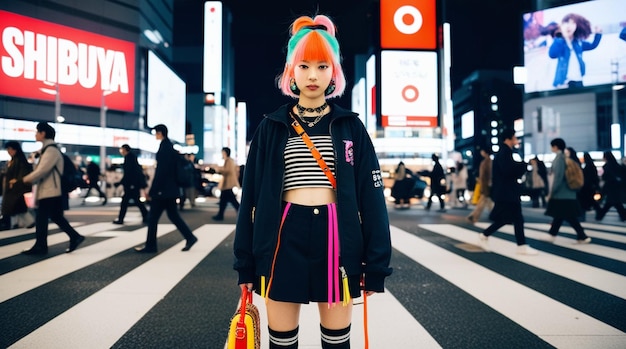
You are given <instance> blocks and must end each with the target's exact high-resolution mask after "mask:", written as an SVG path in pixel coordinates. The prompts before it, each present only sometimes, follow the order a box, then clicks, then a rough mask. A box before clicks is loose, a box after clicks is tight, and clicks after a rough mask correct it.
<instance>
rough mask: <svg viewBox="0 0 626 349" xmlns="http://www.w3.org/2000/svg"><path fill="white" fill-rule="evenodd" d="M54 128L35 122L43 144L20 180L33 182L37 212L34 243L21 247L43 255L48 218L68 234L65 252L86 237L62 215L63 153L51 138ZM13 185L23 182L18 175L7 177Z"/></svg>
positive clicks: (38, 139)
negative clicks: (18, 178)
mask: <svg viewBox="0 0 626 349" xmlns="http://www.w3.org/2000/svg"><path fill="white" fill-rule="evenodd" d="M55 136H56V131H55V130H54V128H53V127H52V126H50V125H49V124H48V123H46V122H40V123H38V124H37V133H35V140H36V141H37V142H41V144H42V147H41V150H40V151H39V152H37V153H36V154H35V156H36V157H38V161H37V162H36V165H35V166H34V169H33V172H31V173H29V174H27V175H26V176H24V177H23V178H22V180H21V182H22V183H23V184H31V185H32V184H36V185H37V189H36V193H35V201H36V204H37V215H36V218H35V245H34V246H33V247H31V248H29V249H26V250H24V251H22V253H23V254H28V255H42V254H46V253H48V221H49V220H51V221H52V222H54V223H55V224H56V225H58V226H59V228H60V229H61V230H62V231H64V232H65V233H66V234H67V235H68V236H69V237H70V245H69V247H68V248H67V249H66V250H65V252H68V253H69V252H72V251H74V250H76V248H77V247H78V246H79V245H80V244H81V243H82V242H83V241H84V240H85V237H84V236H82V235H80V234H79V233H78V232H77V231H76V230H75V229H74V228H72V226H71V225H70V223H69V222H68V221H67V219H66V218H65V216H63V206H64V204H63V201H64V199H67V198H63V192H62V190H61V176H62V175H63V169H64V167H63V161H64V160H63V155H62V154H61V150H60V149H59V148H58V146H57V144H56V143H55V142H54V137H55ZM10 183H12V184H13V185H18V186H19V185H23V184H21V183H20V181H19V180H17V179H12V180H11V181H10Z"/></svg>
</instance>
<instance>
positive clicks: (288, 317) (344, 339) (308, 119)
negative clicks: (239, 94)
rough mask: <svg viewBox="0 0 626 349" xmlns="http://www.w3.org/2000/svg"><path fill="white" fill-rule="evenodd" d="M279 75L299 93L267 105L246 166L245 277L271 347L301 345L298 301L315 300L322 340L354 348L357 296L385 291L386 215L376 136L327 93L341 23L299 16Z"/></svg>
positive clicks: (332, 88) (336, 90)
mask: <svg viewBox="0 0 626 349" xmlns="http://www.w3.org/2000/svg"><path fill="white" fill-rule="evenodd" d="M290 29H291V30H290V33H291V38H290V40H289V43H288V45H287V59H286V63H285V68H284V71H283V73H282V74H281V76H279V78H278V79H277V80H278V81H277V82H278V86H279V88H280V89H281V91H282V92H283V93H284V94H285V95H287V96H290V97H292V98H294V99H297V103H290V104H287V105H284V106H282V107H280V108H279V109H278V110H277V111H275V112H273V113H270V114H267V115H265V118H264V119H263V121H261V123H260V125H259V127H258V128H257V130H256V132H255V134H254V137H253V139H252V142H251V144H250V151H249V155H248V160H247V164H246V170H245V173H244V180H243V187H242V190H243V192H242V200H241V206H240V209H239V215H238V219H237V229H236V234H235V243H234V253H235V265H234V268H235V269H236V270H237V272H238V273H239V281H238V283H239V285H240V286H241V287H242V288H244V287H247V288H249V289H254V290H255V291H256V292H257V293H259V294H260V295H261V296H262V297H264V298H265V299H266V306H267V320H268V327H269V335H270V338H269V343H270V346H269V348H271V349H272V348H273V349H276V348H283V349H284V348H297V347H298V324H299V319H298V317H299V313H300V306H301V304H306V303H309V302H316V303H318V309H319V313H320V322H321V323H320V330H321V343H322V348H331V347H332V348H349V346H350V324H351V318H352V298H356V297H359V296H360V283H361V280H363V288H364V292H365V293H366V294H373V293H375V292H383V290H384V280H385V278H386V277H387V276H389V275H390V274H391V268H389V261H390V257H391V241H390V233H389V218H388V216H387V208H386V203H385V198H384V195H383V189H384V186H383V182H382V174H381V171H380V166H379V164H378V159H377V158H376V154H375V152H374V147H373V145H372V142H371V139H370V138H369V135H368V133H367V132H366V130H365V128H364V126H363V124H362V123H361V121H360V120H359V119H358V117H357V115H356V114H355V113H352V112H350V111H348V110H345V109H343V108H341V107H339V106H337V105H336V104H334V103H330V102H327V100H326V99H327V98H333V97H337V96H340V95H341V94H342V93H343V92H344V89H345V85H346V82H345V77H344V74H343V72H342V68H341V64H340V57H341V56H340V52H339V44H338V42H337V39H336V38H335V26H334V24H333V22H332V21H331V20H330V19H329V18H328V17H326V16H323V15H318V16H316V17H315V18H310V17H307V16H303V17H300V18H298V19H296V20H295V21H294V22H293V24H292V25H291V28H290Z"/></svg>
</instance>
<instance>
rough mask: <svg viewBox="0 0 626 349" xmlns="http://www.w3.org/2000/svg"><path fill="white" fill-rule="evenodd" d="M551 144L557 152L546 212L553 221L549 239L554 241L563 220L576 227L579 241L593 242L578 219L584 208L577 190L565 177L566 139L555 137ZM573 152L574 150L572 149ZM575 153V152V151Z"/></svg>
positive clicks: (553, 162) (553, 164)
mask: <svg viewBox="0 0 626 349" xmlns="http://www.w3.org/2000/svg"><path fill="white" fill-rule="evenodd" d="M550 146H552V152H553V153H555V154H556V157H555V158H554V160H553V161H552V177H553V179H552V187H551V189H550V195H549V197H550V200H549V201H548V208H547V209H546V213H545V214H546V215H547V216H550V217H552V223H551V224H550V230H549V231H548V234H550V237H549V238H548V241H551V242H553V241H554V239H555V238H556V235H557V234H558V233H559V229H560V228H561V225H563V221H566V222H568V223H569V225H570V226H571V227H572V228H574V231H575V232H576V239H577V242H578V243H580V244H588V243H590V242H591V238H590V237H588V236H587V235H586V234H585V231H584V229H583V227H582V226H581V225H580V221H579V219H578V217H579V216H580V215H581V214H582V209H581V208H580V204H579V202H578V198H577V197H576V195H577V191H576V190H573V189H571V188H570V187H569V186H568V184H567V179H566V178H565V169H566V166H567V165H566V163H565V158H566V157H567V156H568V155H566V154H565V153H564V151H565V149H566V148H565V141H564V140H563V139H562V138H555V139H553V140H552V141H550ZM571 153H572V151H570V154H571ZM573 153H574V154H575V152H573Z"/></svg>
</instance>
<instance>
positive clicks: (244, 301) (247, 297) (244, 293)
mask: <svg viewBox="0 0 626 349" xmlns="http://www.w3.org/2000/svg"><path fill="white" fill-rule="evenodd" d="M248 303H250V304H252V292H251V291H249V290H248V288H247V287H243V288H242V289H241V309H240V310H239V313H240V316H239V323H240V324H243V323H245V320H246V306H247V305H248Z"/></svg>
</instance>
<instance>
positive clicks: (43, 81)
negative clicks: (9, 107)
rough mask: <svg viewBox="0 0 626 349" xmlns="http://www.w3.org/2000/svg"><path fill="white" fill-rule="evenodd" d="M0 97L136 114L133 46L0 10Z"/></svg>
mask: <svg viewBox="0 0 626 349" xmlns="http://www.w3.org/2000/svg"><path fill="white" fill-rule="evenodd" d="M0 33H1V35H2V41H1V44H0V95H6V96H13V97H22V98H31V99H38V100H46V101H54V100H55V98H56V94H57V91H58V93H59V97H60V101H61V103H62V104H75V105H84V106H90V107H98V108H99V107H100V106H101V105H102V98H103V95H104V96H105V97H104V98H105V101H104V102H105V105H106V106H107V108H108V109H114V110H124V111H134V109H135V104H134V102H135V44H133V43H132V42H128V41H123V40H118V39H113V38H109V37H106V36H103V35H99V34H94V33H90V32H87V31H83V30H78V29H73V28H70V27H66V26H63V25H58V24H54V23H50V22H46V21H41V20H38V19H34V18H30V17H25V16H21V15H17V14H14V13H10V12H6V11H0Z"/></svg>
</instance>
